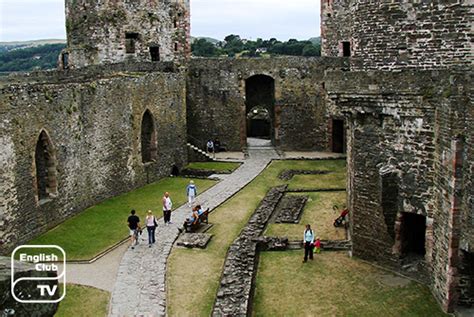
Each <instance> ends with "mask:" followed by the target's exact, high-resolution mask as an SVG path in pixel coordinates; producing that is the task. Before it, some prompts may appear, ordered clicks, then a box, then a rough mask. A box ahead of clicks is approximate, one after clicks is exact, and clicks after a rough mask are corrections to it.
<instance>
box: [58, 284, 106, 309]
mask: <svg viewBox="0 0 474 317" xmlns="http://www.w3.org/2000/svg"><path fill="white" fill-rule="evenodd" d="M109 299H110V293H109V292H106V291H102V290H100V289H97V288H94V287H87V286H81V285H74V284H67V286H66V297H65V298H64V299H63V301H61V303H60V304H59V307H58V311H57V312H56V314H55V315H54V316H55V317H71V316H78V317H79V316H80V317H100V316H107V307H108V304H109Z"/></svg>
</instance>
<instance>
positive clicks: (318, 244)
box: [314, 237, 321, 254]
mask: <svg viewBox="0 0 474 317" xmlns="http://www.w3.org/2000/svg"><path fill="white" fill-rule="evenodd" d="M314 253H316V254H319V253H321V240H320V239H319V237H316V241H314Z"/></svg>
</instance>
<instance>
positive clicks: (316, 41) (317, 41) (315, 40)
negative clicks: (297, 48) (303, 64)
mask: <svg viewBox="0 0 474 317" xmlns="http://www.w3.org/2000/svg"><path fill="white" fill-rule="evenodd" d="M308 41H310V42H311V43H313V44H315V45H320V44H321V37H320V36H318V37H312V38H310V39H309V40H308Z"/></svg>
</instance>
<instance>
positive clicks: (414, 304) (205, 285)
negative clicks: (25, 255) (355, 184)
mask: <svg viewBox="0 0 474 317" xmlns="http://www.w3.org/2000/svg"><path fill="white" fill-rule="evenodd" d="M291 155H292V156H293V157H292V158H297V157H298V158H300V157H301V156H303V155H305V154H299V153H294V154H291ZM300 155H301V156H300ZM288 156H289V155H288V154H286V155H284V156H283V157H288ZM326 156H327V155H326V154H315V153H313V154H312V155H311V159H309V160H291V159H290V160H281V159H282V157H279V155H278V154H277V153H276V152H275V151H274V150H273V149H271V148H266V147H257V148H255V149H252V148H250V149H249V157H248V159H246V160H244V161H243V164H242V165H241V166H240V167H239V168H238V169H237V170H235V171H234V172H233V173H232V174H230V175H225V176H223V177H222V180H221V181H220V182H219V183H217V184H216V185H214V186H213V187H211V188H210V189H208V190H207V191H205V192H204V193H203V194H201V195H200V196H199V197H198V202H200V203H201V204H203V206H204V207H205V208H207V207H209V208H211V210H213V211H212V213H211V215H210V223H212V225H213V226H212V228H211V229H210V230H209V231H207V233H210V234H212V235H213V238H212V239H211V242H210V243H209V244H208V245H207V247H206V249H186V248H181V247H177V246H176V245H175V239H176V238H177V236H178V235H179V231H178V230H177V228H178V227H179V226H181V224H182V222H183V221H184V219H185V217H186V216H187V215H188V214H189V210H188V209H189V208H188V207H187V206H186V205H184V206H182V207H179V208H178V209H177V210H175V211H174V212H173V216H172V221H173V222H174V223H173V224H172V225H170V226H164V225H163V224H162V223H161V222H159V227H158V228H157V244H156V245H155V246H153V248H151V249H149V248H148V246H147V244H146V239H147V238H146V234H143V235H142V237H141V244H140V245H139V246H138V247H137V248H136V249H135V250H131V249H129V248H128V245H127V244H123V245H121V246H119V247H118V248H116V249H114V250H113V251H111V252H110V253H108V254H106V255H105V256H103V257H101V258H100V259H98V260H97V261H95V262H93V263H90V264H70V265H68V277H69V278H68V279H69V282H70V283H74V284H83V285H85V286H78V285H72V284H71V285H69V286H68V290H71V294H74V297H75V298H77V299H80V300H81V301H84V300H85V301H88V302H89V298H94V299H95V300H93V301H90V302H91V305H92V306H93V307H96V308H94V309H96V310H97V312H99V315H101V316H102V315H106V314H107V313H106V312H107V311H109V312H108V315H109V316H124V315H127V316H128V315H136V314H144V315H146V314H152V315H153V316H160V315H164V314H167V315H169V316H191V315H192V316H208V315H209V314H210V313H211V311H212V306H213V304H214V301H215V298H216V293H217V288H218V286H219V283H220V276H221V272H222V266H223V263H224V260H225V257H226V253H227V249H228V248H229V246H230V244H231V243H232V241H233V240H234V239H235V238H236V237H237V236H238V235H239V233H240V231H241V230H242V228H243V227H244V226H245V224H246V223H247V221H248V219H249V217H250V216H251V214H252V213H253V211H254V210H255V209H256V208H257V206H258V205H259V203H260V201H261V200H262V199H263V197H264V196H265V194H266V193H267V191H268V190H269V189H270V188H272V187H274V186H278V185H281V184H288V188H290V189H293V190H295V189H301V190H307V192H298V193H289V195H298V196H300V195H305V196H308V202H307V204H306V206H305V208H304V210H303V214H302V216H301V220H300V223H299V224H276V223H270V224H269V225H268V226H267V229H266V231H265V233H264V235H266V236H287V237H288V238H289V239H290V240H300V239H301V237H300V236H301V232H302V230H303V229H302V228H303V224H305V223H311V224H312V225H313V228H315V230H316V234H317V235H320V236H321V238H322V239H323V240H326V239H327V240H344V239H346V233H345V230H344V228H334V226H333V225H332V222H333V220H334V218H336V217H337V215H338V214H337V212H336V211H334V210H333V206H334V205H337V206H339V207H341V206H343V205H344V203H345V199H346V197H345V195H346V194H345V191H344V190H340V191H338V190H337V189H338V188H339V189H341V188H342V189H344V187H345V160H341V159H332V160H314V159H315V158H318V157H319V158H326ZM274 159H277V160H274ZM272 160H273V161H272ZM211 164H213V163H211ZM205 165H206V164H204V165H201V166H200V168H205ZM288 169H297V170H313V171H314V170H319V171H320V170H324V171H329V172H330V173H329V174H325V175H295V176H293V177H292V178H291V179H290V180H282V179H280V178H279V177H278V176H279V175H280V173H281V172H282V171H284V170H288ZM183 186H184V183H183ZM324 189H332V190H336V191H331V192H319V191H318V190H324ZM148 194H149V195H152V196H156V195H155V194H154V193H151V192H150V193H148ZM145 196H146V195H145ZM178 201H179V203H182V202H181V200H179V199H178ZM301 260H302V251H301V250H294V251H283V252H262V253H261V255H260V262H259V266H258V271H257V278H256V288H255V297H254V305H253V314H254V315H255V316H270V315H271V316H301V315H306V316H311V315H318V316H348V315H354V316H357V315H360V314H361V313H364V314H365V313H366V314H367V316H377V315H378V314H380V313H381V312H382V311H384V312H385V313H386V314H388V316H399V315H410V316H426V315H433V316H443V313H442V312H441V310H440V309H439V308H438V306H437V305H436V303H435V301H434V299H433V297H432V295H431V294H430V293H429V291H428V289H427V288H426V287H425V286H423V285H421V284H418V283H417V282H414V281H411V280H409V279H406V278H404V277H401V276H398V275H394V274H393V273H390V272H388V271H385V270H382V269H379V268H376V267H374V266H372V265H370V264H367V263H366V262H363V261H360V260H357V259H351V258H350V257H348V255H347V252H330V251H328V252H325V251H324V252H323V253H322V254H320V255H317V256H316V257H315V260H314V261H313V262H309V263H306V264H302V263H301ZM75 309H80V305H77V301H71V300H70V301H65V302H63V303H61V305H60V310H59V312H58V315H59V316H61V314H63V315H64V313H66V314H67V315H70V314H71V313H73V312H74V310H75ZM95 316H98V315H97V314H96V315H95Z"/></svg>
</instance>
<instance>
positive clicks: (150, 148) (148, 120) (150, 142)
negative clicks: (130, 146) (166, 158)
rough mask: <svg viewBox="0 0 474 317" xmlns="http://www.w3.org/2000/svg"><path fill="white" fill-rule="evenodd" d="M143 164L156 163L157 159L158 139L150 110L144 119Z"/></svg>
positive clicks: (142, 134) (142, 139) (142, 138)
mask: <svg viewBox="0 0 474 317" xmlns="http://www.w3.org/2000/svg"><path fill="white" fill-rule="evenodd" d="M141 145H142V162H143V163H148V162H154V161H156V158H157V150H158V149H157V138H156V129H155V120H154V119H153V115H152V114H151V112H150V111H149V110H146V111H145V113H144V114H143V118H142V129H141Z"/></svg>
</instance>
